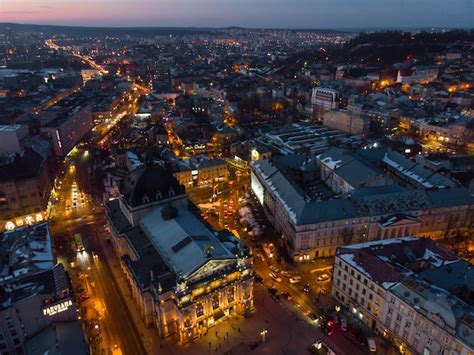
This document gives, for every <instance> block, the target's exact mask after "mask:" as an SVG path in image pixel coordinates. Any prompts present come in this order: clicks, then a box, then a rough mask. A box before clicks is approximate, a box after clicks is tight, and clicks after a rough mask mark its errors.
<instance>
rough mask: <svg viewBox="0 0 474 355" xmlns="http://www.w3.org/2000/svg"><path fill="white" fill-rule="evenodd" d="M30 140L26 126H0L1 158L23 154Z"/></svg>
mask: <svg viewBox="0 0 474 355" xmlns="http://www.w3.org/2000/svg"><path fill="white" fill-rule="evenodd" d="M29 138H30V135H29V132H28V126H26V125H18V124H15V125H0V156H1V155H7V154H20V153H22V152H23V149H24V148H25V144H26V143H27V141H28V139H29Z"/></svg>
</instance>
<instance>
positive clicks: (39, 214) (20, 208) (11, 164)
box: [0, 139, 54, 231]
mask: <svg viewBox="0 0 474 355" xmlns="http://www.w3.org/2000/svg"><path fill="white" fill-rule="evenodd" d="M0 144H1V142H0ZM53 171H54V169H53V162H52V158H51V153H50V143H49V142H47V141H45V140H41V139H36V140H35V141H34V143H33V144H32V145H31V146H29V147H25V148H24V149H23V150H22V151H21V153H19V154H15V155H9V156H3V157H0V231H1V230H4V229H6V230H11V229H14V228H15V227H19V226H23V225H27V224H34V223H37V222H41V221H43V220H44V219H45V218H46V211H47V207H48V201H49V197H50V193H51V190H52V188H53V177H52V174H53Z"/></svg>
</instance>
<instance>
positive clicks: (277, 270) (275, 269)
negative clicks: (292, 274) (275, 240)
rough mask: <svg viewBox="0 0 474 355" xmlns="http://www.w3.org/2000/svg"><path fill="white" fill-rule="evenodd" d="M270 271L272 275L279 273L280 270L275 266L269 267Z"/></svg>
mask: <svg viewBox="0 0 474 355" xmlns="http://www.w3.org/2000/svg"><path fill="white" fill-rule="evenodd" d="M270 270H272V271H273V272H274V273H278V272H279V271H280V269H279V268H278V267H277V266H275V265H270Z"/></svg>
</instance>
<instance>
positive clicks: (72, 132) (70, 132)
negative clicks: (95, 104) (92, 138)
mask: <svg viewBox="0 0 474 355" xmlns="http://www.w3.org/2000/svg"><path fill="white" fill-rule="evenodd" d="M62 101H67V102H64V103H63V102H62ZM62 101H60V102H61V106H53V107H52V108H50V109H48V110H45V111H46V112H43V113H42V114H43V115H44V116H45V117H47V119H46V121H47V122H46V123H45V124H43V125H42V126H41V133H42V134H44V135H46V136H47V137H49V138H51V140H52V143H53V151H54V154H55V155H56V156H58V157H64V156H66V155H67V154H68V153H69V152H70V151H71V150H72V149H73V148H74V147H75V146H76V144H78V143H79V142H80V141H81V140H82V138H84V136H85V135H86V134H88V133H89V132H90V131H91V129H92V128H93V127H94V120H93V119H92V113H91V106H90V105H89V104H88V103H87V99H85V98H81V97H75V98H74V99H71V100H67V99H65V100H62Z"/></svg>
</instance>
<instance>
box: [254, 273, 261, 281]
mask: <svg viewBox="0 0 474 355" xmlns="http://www.w3.org/2000/svg"><path fill="white" fill-rule="evenodd" d="M253 278H254V279H255V281H257V282H262V281H263V277H262V276H260V275H259V274H255V275H253Z"/></svg>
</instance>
